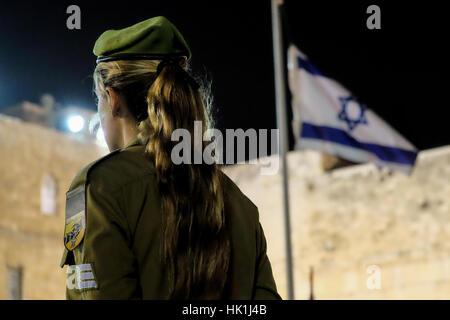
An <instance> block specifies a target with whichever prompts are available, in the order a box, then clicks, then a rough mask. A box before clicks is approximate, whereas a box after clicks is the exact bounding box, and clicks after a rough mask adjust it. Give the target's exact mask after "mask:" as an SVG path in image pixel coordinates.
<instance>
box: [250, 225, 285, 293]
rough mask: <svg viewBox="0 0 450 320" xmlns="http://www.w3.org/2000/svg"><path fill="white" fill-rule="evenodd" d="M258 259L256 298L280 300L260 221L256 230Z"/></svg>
mask: <svg viewBox="0 0 450 320" xmlns="http://www.w3.org/2000/svg"><path fill="white" fill-rule="evenodd" d="M256 241H257V252H258V260H257V267H256V279H255V292H254V295H253V299H256V300H282V298H281V296H280V295H279V294H278V292H277V286H276V284H275V279H274V278H273V273H272V267H271V265H270V261H269V257H268V256H267V243H266V238H265V236H264V231H263V228H262V226H261V223H259V222H258V226H257V231H256Z"/></svg>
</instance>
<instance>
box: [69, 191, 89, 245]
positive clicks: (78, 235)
mask: <svg viewBox="0 0 450 320" xmlns="http://www.w3.org/2000/svg"><path fill="white" fill-rule="evenodd" d="M85 200H86V196H85V184H82V185H80V186H79V187H77V188H75V189H73V190H71V191H68V192H67V193H66V223H65V228H64V246H65V247H66V248H67V250H70V251H72V250H73V249H75V248H76V247H77V246H78V245H79V244H80V243H81V241H82V240H83V237H84V233H85V231H86V201H85Z"/></svg>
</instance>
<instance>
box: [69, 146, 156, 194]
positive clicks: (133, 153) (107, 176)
mask: <svg viewBox="0 0 450 320" xmlns="http://www.w3.org/2000/svg"><path fill="white" fill-rule="evenodd" d="M154 173H155V169H154V166H153V165H152V164H151V162H150V161H148V159H147V158H146V157H145V155H144V148H134V150H130V149H117V150H115V151H112V152H110V153H108V154H107V155H105V156H103V157H101V158H99V159H97V160H95V161H92V162H91V163H89V164H88V165H86V166H85V167H83V168H82V169H81V170H80V172H79V173H78V174H77V176H76V178H75V179H74V183H75V182H76V180H80V182H81V183H85V184H92V185H95V186H96V187H98V188H100V189H106V190H109V191H113V190H114V189H118V188H120V187H122V186H123V185H125V184H127V183H130V182H132V181H135V180H138V179H142V178H144V177H147V176H148V175H152V174H154ZM80 182H79V183H80Z"/></svg>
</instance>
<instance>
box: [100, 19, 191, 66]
mask: <svg viewBox="0 0 450 320" xmlns="http://www.w3.org/2000/svg"><path fill="white" fill-rule="evenodd" d="M93 51H94V54H95V55H96V56H97V63H98V62H102V61H111V60H129V59H158V60H159V59H162V58H165V57H169V56H186V57H187V59H188V60H189V59H190V58H191V50H190V49H189V46H188V45H187V43H186V41H185V40H184V38H183V36H182V35H181V33H180V31H178V29H177V28H176V27H175V26H174V25H173V24H172V23H171V22H170V21H169V20H168V19H167V18H166V17H163V16H159V17H154V18H150V19H147V20H145V21H142V22H139V23H137V24H135V25H133V26H131V27H128V28H125V29H120V30H107V31H105V32H103V34H102V35H101V36H100V37H99V38H98V39H97V41H96V42H95V46H94V50H93Z"/></svg>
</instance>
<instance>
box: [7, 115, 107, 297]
mask: <svg viewBox="0 0 450 320" xmlns="http://www.w3.org/2000/svg"><path fill="white" fill-rule="evenodd" d="M0 137H1V140H0V181H1V183H0V206H1V207H0V299H6V298H8V284H7V268H22V270H23V271H22V273H23V290H22V296H23V298H24V299H64V298H65V269H61V268H60V267H59V262H60V260H61V255H62V252H63V248H64V246H63V232H64V214H65V193H66V191H67V189H68V188H69V186H70V183H71V181H72V179H73V178H74V177H75V175H76V173H77V172H78V171H79V170H80V169H81V168H82V167H83V166H85V165H86V164H88V163H89V162H91V161H92V160H95V159H97V158H98V157H100V156H101V155H103V154H106V153H107V150H105V148H102V147H100V146H98V145H97V144H96V143H93V142H92V141H91V142H86V141H83V139H77V138H76V135H71V134H65V133H62V132H59V131H56V130H54V129H50V128H46V127H43V126H40V125H37V124H32V123H26V122H23V121H21V120H19V119H17V118H13V117H8V116H4V115H0ZM46 173H49V174H51V175H52V176H53V177H54V178H55V179H56V182H57V201H56V204H57V206H56V212H55V215H44V214H42V213H41V204H40V201H41V194H40V193H41V179H42V177H43V175H44V174H46Z"/></svg>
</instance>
